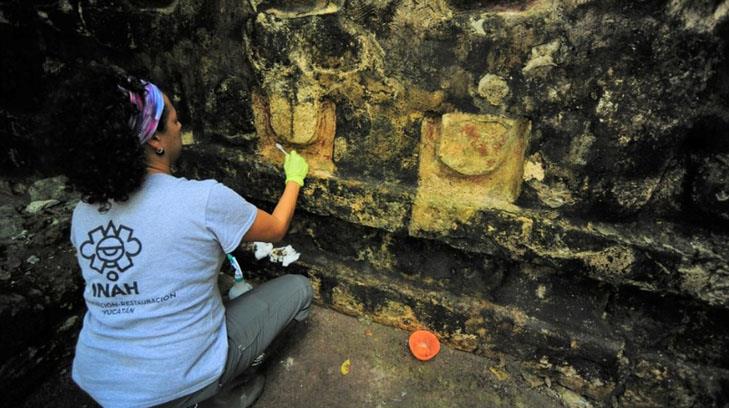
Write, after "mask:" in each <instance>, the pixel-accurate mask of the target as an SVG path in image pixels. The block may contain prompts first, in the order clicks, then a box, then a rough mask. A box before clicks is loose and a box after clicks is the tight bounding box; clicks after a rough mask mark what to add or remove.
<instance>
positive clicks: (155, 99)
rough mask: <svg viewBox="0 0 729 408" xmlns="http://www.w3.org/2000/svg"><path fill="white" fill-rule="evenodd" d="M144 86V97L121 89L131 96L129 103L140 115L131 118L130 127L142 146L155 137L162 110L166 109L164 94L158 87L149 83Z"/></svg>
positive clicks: (145, 82) (144, 82) (146, 82)
mask: <svg viewBox="0 0 729 408" xmlns="http://www.w3.org/2000/svg"><path fill="white" fill-rule="evenodd" d="M142 83H143V84H144V95H141V94H139V93H136V92H132V91H130V90H128V89H124V88H121V87H120V88H121V89H122V90H123V91H126V92H127V93H128V94H129V102H131V103H132V105H134V106H135V107H136V108H137V110H138V113H137V114H136V115H132V117H131V118H129V127H130V128H131V129H132V130H133V131H134V134H136V135H137V138H138V139H139V143H140V144H144V143H147V140H149V138H151V137H152V135H154V132H156V131H157V125H159V119H160V118H161V117H162V110H163V109H164V107H165V100H164V98H163V97H162V92H161V91H160V90H159V88H157V86H156V85H155V84H153V83H151V82H148V81H144V80H143V81H142Z"/></svg>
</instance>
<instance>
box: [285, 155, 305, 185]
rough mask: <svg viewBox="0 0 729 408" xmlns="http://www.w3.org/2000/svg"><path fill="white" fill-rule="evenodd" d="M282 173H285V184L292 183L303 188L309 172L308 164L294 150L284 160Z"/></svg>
mask: <svg viewBox="0 0 729 408" xmlns="http://www.w3.org/2000/svg"><path fill="white" fill-rule="evenodd" d="M284 172H285V173H286V182H287V183H288V182H289V181H293V182H296V183H297V184H298V185H299V186H301V187H303V186H304V178H305V177H306V174H307V173H308V172H309V164H307V163H306V160H305V159H304V158H303V157H301V155H300V154H298V153H296V150H292V151H291V152H290V153H289V154H287V155H286V159H285V160H284Z"/></svg>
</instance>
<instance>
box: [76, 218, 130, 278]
mask: <svg viewBox="0 0 729 408" xmlns="http://www.w3.org/2000/svg"><path fill="white" fill-rule="evenodd" d="M133 233H134V230H132V229H131V228H129V227H126V226H124V225H121V224H119V228H117V227H115V226H114V222H112V221H109V224H108V225H107V226H106V228H104V227H103V226H98V227H96V228H94V229H93V230H91V231H89V240H88V241H85V242H84V243H83V244H82V245H81V256H83V257H84V258H86V259H89V260H90V261H91V262H90V265H89V266H91V269H93V270H95V271H96V272H99V273H100V274H102V275H103V274H104V273H106V279H108V280H110V281H116V280H118V279H119V273H121V272H124V271H126V270H127V269H129V268H131V267H132V266H133V265H134V263H133V262H132V257H134V256H137V255H138V254H139V252H140V251H141V250H142V243H141V242H139V240H138V239H136V238H132V234H133Z"/></svg>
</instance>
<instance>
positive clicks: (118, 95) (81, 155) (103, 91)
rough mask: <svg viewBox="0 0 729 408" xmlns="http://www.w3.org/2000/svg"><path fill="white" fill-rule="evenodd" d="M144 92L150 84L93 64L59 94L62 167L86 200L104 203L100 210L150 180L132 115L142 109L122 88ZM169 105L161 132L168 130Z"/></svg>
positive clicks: (58, 141)
mask: <svg viewBox="0 0 729 408" xmlns="http://www.w3.org/2000/svg"><path fill="white" fill-rule="evenodd" d="M119 86H122V87H124V88H126V89H129V90H132V91H134V92H140V93H143V92H144V84H143V83H142V82H141V81H140V80H139V79H137V78H134V77H132V76H129V75H126V73H124V71H122V70H121V69H119V68H116V67H110V66H101V65H97V64H91V65H89V66H87V67H85V68H84V69H83V70H82V71H79V72H76V73H75V75H73V77H72V78H70V80H68V81H66V82H65V83H64V84H63V85H62V86H61V88H60V90H59V92H58V93H57V95H58V98H57V99H56V101H55V103H54V112H53V113H52V116H53V117H54V121H55V124H56V125H57V126H58V127H59V128H60V129H59V130H60V132H59V133H58V134H57V137H56V143H55V145H56V147H57V148H58V149H59V150H58V151H59V153H60V155H59V159H60V160H59V163H58V167H59V168H60V170H61V171H62V172H63V173H64V174H65V175H66V176H67V177H68V179H69V183H70V184H71V186H72V187H73V188H75V189H76V190H78V191H79V192H80V193H81V199H82V200H83V201H84V202H86V203H89V204H99V211H106V210H108V209H109V208H110V207H111V201H112V200H113V201H126V200H128V199H129V196H130V194H132V193H133V192H134V191H136V190H137V189H138V188H139V187H140V186H141V185H142V182H143V180H144V176H145V174H146V171H147V160H146V156H145V152H144V145H142V144H140V143H139V140H138V139H137V137H136V136H135V134H134V132H133V131H132V129H130V127H129V118H130V117H131V116H132V115H136V114H137V109H136V108H135V107H134V106H133V105H132V104H131V103H130V102H129V97H128V96H127V94H125V93H124V92H123V91H121V90H120V89H119ZM167 115H168V110H167V107H166V106H165V108H164V110H163V113H162V118H161V119H160V123H159V126H158V128H157V131H158V132H163V131H164V130H165V125H166V123H167Z"/></svg>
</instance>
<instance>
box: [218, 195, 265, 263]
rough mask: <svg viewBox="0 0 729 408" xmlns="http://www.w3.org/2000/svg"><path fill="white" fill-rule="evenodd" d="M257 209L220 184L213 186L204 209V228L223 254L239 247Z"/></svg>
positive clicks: (254, 217)
mask: <svg viewBox="0 0 729 408" xmlns="http://www.w3.org/2000/svg"><path fill="white" fill-rule="evenodd" d="M257 211H258V209H257V208H256V206H255V205H253V204H251V203H249V202H248V201H246V200H245V199H244V198H243V197H241V196H240V195H239V194H238V193H236V192H235V191H233V190H231V189H230V188H228V187H226V186H224V185H223V184H221V183H217V182H216V183H215V184H213V186H212V188H211V189H210V194H209V195H208V202H207V205H206V207H205V226H206V227H207V229H208V230H209V231H210V232H211V233H212V234H213V235H214V236H215V238H216V239H217V240H218V242H220V246H221V247H222V248H223V251H225V253H230V252H233V250H235V249H236V248H237V247H238V245H240V242H241V240H242V239H243V236H244V235H245V234H246V232H248V230H249V229H250V228H251V225H253V221H254V220H255V219H256V213H257Z"/></svg>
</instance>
